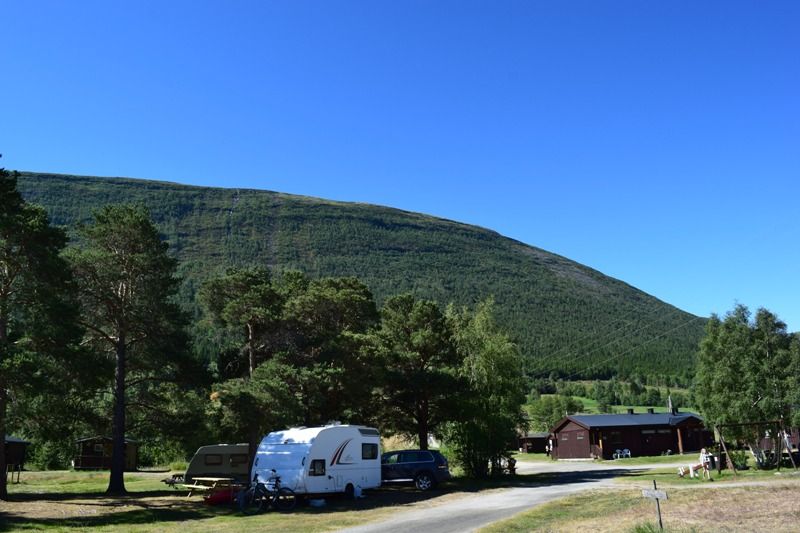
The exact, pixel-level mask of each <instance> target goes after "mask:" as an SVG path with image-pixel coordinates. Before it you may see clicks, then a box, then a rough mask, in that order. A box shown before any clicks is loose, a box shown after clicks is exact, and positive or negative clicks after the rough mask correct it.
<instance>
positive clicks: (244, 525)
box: [0, 472, 446, 533]
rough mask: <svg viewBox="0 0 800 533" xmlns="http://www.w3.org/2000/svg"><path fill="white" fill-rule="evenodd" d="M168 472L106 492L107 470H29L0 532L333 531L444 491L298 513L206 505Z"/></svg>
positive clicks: (377, 496) (0, 521)
mask: <svg viewBox="0 0 800 533" xmlns="http://www.w3.org/2000/svg"><path fill="white" fill-rule="evenodd" d="M164 477H166V474H164V473H161V474H155V473H154V474H149V473H129V474H126V476H125V485H126V488H127V489H128V491H129V494H128V495H127V496H125V497H121V498H110V497H107V496H105V494H103V491H104V490H105V488H106V485H107V484H108V472H100V473H87V472H24V473H23V475H22V483H20V484H18V485H16V484H14V485H10V486H9V493H10V501H9V502H0V531H17V530H25V531H70V532H74V531H86V530H91V531H96V532H121V531H141V532H163V531H166V532H169V531H181V532H190V533H192V532H211V531H220V530H226V531H228V532H235V531H260V530H264V529H279V530H282V531H331V530H335V529H339V528H343V527H348V526H352V525H357V524H361V523H364V522H367V521H370V520H377V519H380V518H381V517H383V516H385V515H388V514H390V513H391V512H392V511H393V510H394V508H395V507H394V506H395V505H405V504H410V503H414V502H415V501H420V500H424V499H436V498H439V497H446V495H445V494H444V493H442V492H434V493H430V494H422V493H419V492H416V491H412V490H404V489H398V490H396V491H393V490H387V491H380V493H370V495H369V497H368V498H366V499H363V500H357V501H346V500H344V499H342V498H330V499H328V500H327V503H328V505H327V506H326V507H324V508H321V509H315V508H311V507H308V506H307V505H304V506H299V507H298V509H297V510H296V511H295V512H292V513H288V514H280V513H277V512H267V513H263V514H260V515H257V516H244V515H242V514H240V513H239V511H238V509H237V508H236V507H235V506H233V505H230V506H226V505H222V506H209V505H205V504H204V503H203V500H202V498H201V497H199V496H192V497H191V498H187V497H186V491H180V490H173V489H169V488H167V487H166V486H165V485H164V484H163V483H161V482H160V481H159V480H160V479H162V478H164Z"/></svg>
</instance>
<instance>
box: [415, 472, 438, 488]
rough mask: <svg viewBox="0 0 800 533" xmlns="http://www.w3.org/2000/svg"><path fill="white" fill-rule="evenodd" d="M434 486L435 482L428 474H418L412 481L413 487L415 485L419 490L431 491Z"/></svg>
mask: <svg viewBox="0 0 800 533" xmlns="http://www.w3.org/2000/svg"><path fill="white" fill-rule="evenodd" d="M435 484H436V482H435V481H434V479H433V476H432V475H431V474H430V473H429V472H420V473H419V474H417V477H416V478H415V479H414V485H416V487H417V488H418V489H419V490H431V489H432V488H433V486H434V485H435Z"/></svg>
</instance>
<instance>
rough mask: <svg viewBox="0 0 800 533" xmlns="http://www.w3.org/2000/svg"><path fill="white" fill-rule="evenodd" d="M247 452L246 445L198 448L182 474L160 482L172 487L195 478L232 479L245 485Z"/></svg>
mask: <svg viewBox="0 0 800 533" xmlns="http://www.w3.org/2000/svg"><path fill="white" fill-rule="evenodd" d="M249 450H250V446H249V445H248V444H247V443H244V444H210V445H208V446H200V448H198V449H197V451H196V452H195V454H194V457H192V460H191V461H190V462H189V466H187V467H186V472H185V473H184V474H175V475H173V476H172V477H170V478H167V479H164V480H162V481H164V483H166V484H167V485H171V486H173V487H174V486H175V484H176V483H192V481H193V479H194V478H196V477H232V478H234V479H235V480H237V481H239V482H240V483H247V481H248V478H247V465H248V460H249Z"/></svg>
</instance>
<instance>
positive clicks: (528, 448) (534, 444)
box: [518, 432, 550, 453]
mask: <svg viewBox="0 0 800 533" xmlns="http://www.w3.org/2000/svg"><path fill="white" fill-rule="evenodd" d="M549 439H550V434H549V433H547V432H543V433H538V432H531V433H526V434H525V435H522V436H520V437H519V439H518V441H519V446H518V448H519V450H520V451H522V452H525V453H544V451H545V446H547V441H548V440H549Z"/></svg>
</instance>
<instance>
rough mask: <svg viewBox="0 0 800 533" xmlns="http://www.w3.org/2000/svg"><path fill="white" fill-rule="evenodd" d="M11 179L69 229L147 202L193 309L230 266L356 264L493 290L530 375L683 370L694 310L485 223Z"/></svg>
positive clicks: (81, 180)
mask: <svg viewBox="0 0 800 533" xmlns="http://www.w3.org/2000/svg"><path fill="white" fill-rule="evenodd" d="M230 181H231V182H232V183H234V182H235V178H231V180H230ZM18 186H19V190H20V192H21V193H22V194H23V196H24V197H25V199H26V200H28V201H30V202H34V203H38V204H41V205H43V206H45V208H46V209H47V210H48V212H49V213H50V216H51V219H52V221H53V223H54V224H59V225H65V226H67V227H68V228H70V229H72V228H74V227H75V225H76V224H77V223H80V222H85V221H88V220H89V219H90V216H91V214H92V211H93V210H95V209H97V208H99V207H100V206H102V205H105V204H109V203H121V202H139V203H143V204H144V205H146V206H147V207H148V208H149V209H150V210H151V213H152V216H153V219H154V220H155V222H156V223H157V225H158V227H159V229H160V231H161V232H162V233H163V235H164V238H165V239H167V240H168V242H169V245H170V253H172V254H175V256H176V257H177V259H178V260H179V262H180V267H179V270H180V273H181V274H182V275H183V276H184V278H185V281H184V283H183V287H182V290H181V298H182V300H183V302H182V303H183V304H184V305H186V306H187V308H189V309H191V310H192V311H193V312H194V313H195V316H196V317H198V316H199V314H198V313H199V307H198V306H197V305H196V303H195V295H196V291H197V288H198V287H199V284H200V283H201V282H202V281H203V280H204V279H207V278H208V277H210V276H212V275H215V274H219V273H221V272H222V271H224V270H225V268H226V267H229V266H245V265H262V266H268V267H270V268H272V269H277V270H281V269H299V270H302V271H304V272H306V273H307V274H309V275H311V276H357V277H359V278H360V279H362V280H363V281H364V282H365V283H366V284H367V285H368V286H369V287H370V288H371V289H372V291H373V292H374V294H375V297H376V300H377V301H378V303H379V304H380V303H381V302H382V301H383V300H384V299H385V298H387V297H388V296H391V295H394V294H398V293H401V292H404V291H413V292H414V293H415V294H416V295H417V296H419V297H425V298H431V299H434V300H437V301H439V302H440V303H443V304H446V303H450V302H454V303H456V304H474V303H476V302H477V301H480V300H483V299H484V298H486V297H487V296H493V297H494V299H495V302H496V308H497V313H498V315H499V319H500V320H501V323H502V324H503V325H504V326H505V327H506V328H507V330H508V333H509V334H510V335H511V337H512V338H513V339H515V340H516V341H517V342H518V343H519V345H520V347H521V351H522V353H523V354H524V355H525V357H526V359H527V362H528V365H529V366H528V373H529V374H531V375H543V374H549V373H550V372H555V373H557V374H558V375H560V376H562V377H566V378H571V377H572V378H578V377H580V378H593V377H607V376H610V375H612V374H618V375H622V376H626V375H628V374H630V373H631V372H634V371H635V372H638V373H659V374H665V375H681V376H684V377H685V376H686V375H688V374H690V373H691V372H692V370H691V369H692V368H693V364H694V358H695V353H696V350H697V346H698V342H699V339H700V337H701V336H702V333H703V323H704V320H703V319H699V318H697V317H694V316H693V315H691V314H688V313H685V312H683V311H681V310H679V309H676V308H675V307H672V306H670V305H668V304H666V303H664V302H661V301H659V300H658V299H656V298H654V297H652V296H650V295H648V294H645V293H644V292H642V291H639V290H637V289H635V288H634V287H631V286H630V285H627V284H626V283H624V282H622V281H619V280H615V279H612V278H609V277H607V276H604V275H603V274H601V273H600V272H597V271H595V270H592V269H591V268H588V267H586V266H583V265H580V264H578V263H575V262H573V261H570V260H568V259H566V258H564V257H560V256H558V255H554V254H551V253H548V252H546V251H544V250H541V249H538V248H535V247H532V246H528V245H526V244H523V243H520V242H517V241H514V240H512V239H508V238H506V237H503V236H502V235H499V234H497V233H496V232H493V231H490V230H487V229H483V228H479V227H475V226H469V225H466V224H461V223H457V222H453V221H449V220H443V219H438V218H434V217H431V216H427V215H422V214H418V213H410V212H405V211H401V210H397V209H390V208H386V207H381V206H374V205H366V204H356V203H342V202H332V201H327V200H322V199H317V198H308V197H302V196H293V195H288V194H282V193H276V192H270V191H258V190H244V189H221V188H202V187H192V186H185V185H178V184H173V183H164V182H154V181H144V180H133V179H119V178H94V177H81V176H66V175H54V174H35V173H21V174H20V176H19V183H18ZM554 223H557V221H554ZM201 344H202V343H201Z"/></svg>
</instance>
